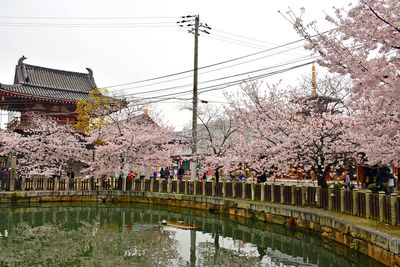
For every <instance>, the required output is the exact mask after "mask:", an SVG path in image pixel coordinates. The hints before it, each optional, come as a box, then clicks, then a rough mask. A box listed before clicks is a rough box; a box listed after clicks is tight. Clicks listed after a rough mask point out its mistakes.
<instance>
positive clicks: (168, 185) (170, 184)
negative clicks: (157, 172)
mask: <svg viewBox="0 0 400 267" xmlns="http://www.w3.org/2000/svg"><path fill="white" fill-rule="evenodd" d="M167 192H168V193H171V192H172V180H171V179H170V178H168V184H167Z"/></svg>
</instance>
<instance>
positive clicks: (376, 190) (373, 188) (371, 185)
mask: <svg viewBox="0 0 400 267" xmlns="http://www.w3.org/2000/svg"><path fill="white" fill-rule="evenodd" d="M368 190H370V191H371V192H372V193H378V188H377V187H376V184H375V183H373V184H369V185H368Z"/></svg>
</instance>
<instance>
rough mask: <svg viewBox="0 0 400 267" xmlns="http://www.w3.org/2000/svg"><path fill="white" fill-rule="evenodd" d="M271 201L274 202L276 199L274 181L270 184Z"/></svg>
mask: <svg viewBox="0 0 400 267" xmlns="http://www.w3.org/2000/svg"><path fill="white" fill-rule="evenodd" d="M271 201H272V203H275V202H276V201H277V200H276V199H275V183H273V184H271Z"/></svg>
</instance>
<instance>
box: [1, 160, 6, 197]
mask: <svg viewBox="0 0 400 267" xmlns="http://www.w3.org/2000/svg"><path fill="white" fill-rule="evenodd" d="M6 170H7V169H6V168H5V167H4V166H3V163H0V182H1V190H6V182H7V172H6Z"/></svg>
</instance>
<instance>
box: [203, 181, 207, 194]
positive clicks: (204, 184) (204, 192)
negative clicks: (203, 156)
mask: <svg viewBox="0 0 400 267" xmlns="http://www.w3.org/2000/svg"><path fill="white" fill-rule="evenodd" d="M202 187H203V196H205V195H206V181H203V182H202Z"/></svg>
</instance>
